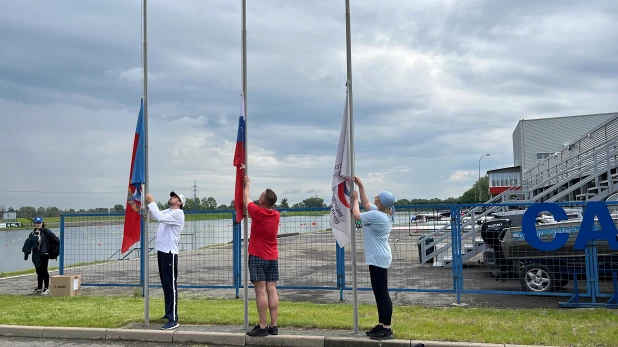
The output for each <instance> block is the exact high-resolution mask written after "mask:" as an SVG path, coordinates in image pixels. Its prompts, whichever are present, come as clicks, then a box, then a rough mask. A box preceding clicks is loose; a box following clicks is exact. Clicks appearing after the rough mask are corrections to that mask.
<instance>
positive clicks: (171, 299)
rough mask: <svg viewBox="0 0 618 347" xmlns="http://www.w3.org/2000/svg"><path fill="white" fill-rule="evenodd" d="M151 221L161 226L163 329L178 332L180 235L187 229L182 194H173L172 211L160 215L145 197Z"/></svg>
mask: <svg viewBox="0 0 618 347" xmlns="http://www.w3.org/2000/svg"><path fill="white" fill-rule="evenodd" d="M145 200H146V203H147V204H148V210H149V211H150V217H151V218H153V219H155V220H156V221H157V222H159V230H158V231H157V240H156V241H155V249H156V250H157V260H158V263H159V278H160V279H161V287H163V296H164V298H165V316H164V317H163V319H167V323H166V324H165V325H164V326H162V327H161V329H163V330H171V329H176V328H178V327H179V326H180V325H179V324H178V285H177V283H176V279H177V277H178V242H179V241H180V233H181V232H182V229H183V228H184V226H185V213H184V212H183V210H182V208H183V206H184V205H185V203H186V199H185V197H184V195H182V194H176V193H174V192H171V193H170V199H169V201H168V202H167V204H168V205H169V208H168V209H166V210H163V211H159V207H158V206H157V203H156V202H155V200H154V198H153V197H152V195H150V194H146V196H145Z"/></svg>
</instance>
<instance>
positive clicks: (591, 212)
mask: <svg viewBox="0 0 618 347" xmlns="http://www.w3.org/2000/svg"><path fill="white" fill-rule="evenodd" d="M541 212H549V213H551V214H552V215H553V216H554V220H556V221H558V222H559V221H563V220H567V215H566V212H564V210H563V209H562V207H560V205H558V204H556V203H549V202H542V203H538V204H534V205H532V206H530V208H528V209H527V210H526V212H525V213H524V216H523V218H522V222H521V229H522V230H521V231H522V233H523V235H524V238H525V239H526V242H528V244H530V246H532V247H533V248H536V249H538V250H540V251H547V252H550V251H555V250H558V249H560V248H562V247H564V245H565V244H566V243H567V241H568V239H569V234H566V233H556V234H555V237H554V239H553V240H551V241H543V240H541V239H540V238H539V236H538V235H537V231H536V217H537V216H538V215H539V213H541ZM594 217H597V219H598V222H599V225H600V228H598V229H599V230H595V228H594ZM617 233H618V231H617V230H616V225H615V224H614V221H613V219H612V216H611V215H610V213H609V210H608V209H607V205H606V204H605V203H604V202H603V201H592V202H589V203H587V204H586V208H585V210H584V218H583V219H582V224H581V225H580V226H579V232H578V233H577V239H576V240H575V245H574V247H573V248H574V249H578V250H583V249H584V248H585V247H586V244H587V243H588V241H589V240H605V241H607V243H608V244H609V248H610V249H611V250H618V240H617V239H616V234H617Z"/></svg>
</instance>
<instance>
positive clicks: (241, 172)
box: [234, 95, 245, 223]
mask: <svg viewBox="0 0 618 347" xmlns="http://www.w3.org/2000/svg"><path fill="white" fill-rule="evenodd" d="M234 166H236V186H235V188H234V209H235V210H236V220H235V221H234V222H235V223H240V222H241V221H242V219H243V218H244V217H245V215H244V213H245V207H244V199H243V190H244V179H245V97H244V95H243V96H242V99H241V106H240V117H239V118H238V136H237V137H236V150H235V151H234Z"/></svg>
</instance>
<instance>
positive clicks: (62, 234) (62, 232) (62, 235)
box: [58, 215, 64, 275]
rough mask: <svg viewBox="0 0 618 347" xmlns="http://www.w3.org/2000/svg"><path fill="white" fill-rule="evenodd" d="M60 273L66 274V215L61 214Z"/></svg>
mask: <svg viewBox="0 0 618 347" xmlns="http://www.w3.org/2000/svg"><path fill="white" fill-rule="evenodd" d="M58 274H59V275H64V215H61V216H60V265H59V269H58Z"/></svg>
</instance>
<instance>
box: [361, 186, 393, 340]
mask: <svg viewBox="0 0 618 347" xmlns="http://www.w3.org/2000/svg"><path fill="white" fill-rule="evenodd" d="M354 182H355V183H356V185H357V186H358V189H359V192H360V203H361V204H362V205H363V207H364V208H365V210H367V212H363V213H360V207H359V203H358V195H359V194H357V193H356V192H353V193H352V213H353V214H354V219H356V220H360V221H361V224H362V226H363V228H362V230H363V240H364V244H363V245H364V248H365V261H366V262H367V265H369V276H370V278H371V288H372V289H373V295H374V296H375V298H376V305H377V306H378V318H379V319H378V324H377V325H376V326H375V327H374V328H373V329H371V330H369V331H366V332H365V333H366V334H367V335H369V337H370V338H372V339H375V340H387V339H393V338H394V337H393V331H392V329H391V317H392V315H393V303H392V301H391V297H390V295H389V294H388V268H389V267H390V266H391V261H392V259H393V256H392V254H391V247H390V245H389V243H388V238H389V236H390V234H391V229H392V228H393V221H394V220H395V208H394V207H393V205H394V204H395V197H394V196H393V193H391V192H387V191H383V192H381V193H380V194H378V195H376V197H375V199H374V202H373V204H372V203H370V202H369V199H368V198H367V193H366V192H365V187H364V186H363V181H362V180H361V179H360V178H358V177H354Z"/></svg>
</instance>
